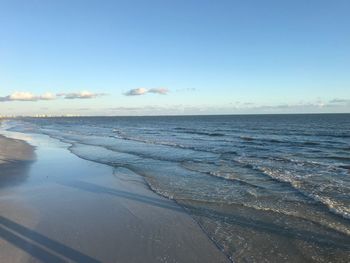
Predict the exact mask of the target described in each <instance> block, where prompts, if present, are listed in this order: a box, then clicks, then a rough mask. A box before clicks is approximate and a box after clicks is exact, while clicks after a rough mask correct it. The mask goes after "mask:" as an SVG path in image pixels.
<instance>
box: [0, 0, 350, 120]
mask: <svg viewBox="0 0 350 263" xmlns="http://www.w3.org/2000/svg"><path fill="white" fill-rule="evenodd" d="M349 13H350V1H348V0H332V1H330V0H327V1H326V0H307V1H305V0H283V1H281V0H264V1H261V0H256V1H253V0H244V1H243V0H227V1H226V0H217V1H214V0H211V1H207V0H196V1H194V0H147V1H144V0H139V1H136V0H127V1H118V0H113V1H102V0H100V1H92V0H84V1H80V0H67V1H66V0H60V1H53V0H22V1H19V0H0V115H35V114H49V115H65V114H74V115H182V114H185V115H186V114H255V113H319V112H326V113H333V112H348V113H349V112H350V15H349Z"/></svg>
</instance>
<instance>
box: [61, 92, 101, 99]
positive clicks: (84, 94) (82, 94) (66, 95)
mask: <svg viewBox="0 0 350 263" xmlns="http://www.w3.org/2000/svg"><path fill="white" fill-rule="evenodd" d="M103 95H106V94H104V93H93V92H90V91H80V92H72V93H58V94H57V96H59V97H63V98H64V99H93V98H96V97H99V96H103Z"/></svg>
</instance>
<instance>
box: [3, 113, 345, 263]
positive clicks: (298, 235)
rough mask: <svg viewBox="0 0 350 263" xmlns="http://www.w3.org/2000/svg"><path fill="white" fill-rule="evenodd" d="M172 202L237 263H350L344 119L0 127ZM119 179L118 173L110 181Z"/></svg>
mask: <svg viewBox="0 0 350 263" xmlns="http://www.w3.org/2000/svg"><path fill="white" fill-rule="evenodd" d="M3 125H4V126H5V127H7V128H8V129H12V130H16V131H21V132H31V133H33V132H36V133H44V134H48V135H49V136H52V137H54V138H58V139H60V140H63V141H65V142H69V143H70V144H71V147H70V150H71V151H72V152H73V153H74V154H76V155H78V156H80V157H82V158H85V159H89V160H92V161H96V162H100V163H105V164H108V165H112V166H115V167H125V168H127V169H130V170H132V171H133V172H136V173H138V174H140V175H141V176H143V177H144V178H145V180H146V181H147V183H148V184H149V186H150V187H151V189H152V190H154V191H155V192H157V193H159V194H161V195H163V196H166V197H168V198H171V199H174V200H175V201H176V202H178V203H179V204H180V205H181V206H183V207H184V208H185V209H186V210H187V211H188V212H189V213H190V214H191V215H192V216H193V218H194V219H195V220H196V221H197V222H198V223H199V224H200V226H201V227H202V228H203V230H204V231H205V232H206V233H207V234H208V236H209V237H210V238H211V239H212V240H213V241H214V242H216V243H217V245H218V246H219V247H220V248H222V249H223V250H224V252H225V253H227V254H228V255H229V256H231V257H232V259H233V260H235V261H237V262H263V261H264V260H265V261H266V262H283V261H284V262H305V261H315V262H349V261H350V115H349V114H332V115H256V116H186V117H85V118H48V119H34V118H33V119H30V118H27V119H22V120H15V121H7V122H5V123H4V124H3ZM116 176H118V175H117V174H116Z"/></svg>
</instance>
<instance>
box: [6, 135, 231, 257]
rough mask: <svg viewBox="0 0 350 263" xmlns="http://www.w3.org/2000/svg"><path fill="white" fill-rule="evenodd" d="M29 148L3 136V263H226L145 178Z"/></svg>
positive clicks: (43, 142)
mask: <svg viewBox="0 0 350 263" xmlns="http://www.w3.org/2000/svg"><path fill="white" fill-rule="evenodd" d="M32 143H34V145H35V146H37V148H36V155H37V160H36V161H35V162H32V160H33V159H34V157H35V155H34V151H33V150H34V148H33V147H32V146H30V145H28V144H27V143H24V142H22V141H19V140H10V139H6V138H4V137H0V158H1V163H0V175H1V176H0V186H1V188H0V262H87V263H88V262H228V259H227V258H226V257H225V256H224V255H223V254H222V253H221V251H219V250H218V249H217V247H216V246H215V245H214V244H213V243H212V242H211V241H210V240H209V239H208V237H207V236H206V235H205V234H204V233H203V232H202V230H201V229H200V227H199V226H198V225H197V224H196V223H195V221H194V220H193V219H192V218H191V217H190V216H189V215H188V214H187V213H186V212H185V211H184V210H183V209H182V208H181V207H179V206H178V205H177V204H175V203H174V202H172V201H171V200H167V199H165V198H162V197H160V196H158V195H156V194H155V193H153V192H152V191H150V190H149V189H148V187H147V185H146V184H145V182H144V180H143V178H142V177H140V176H138V175H136V174H133V173H132V172H131V171H129V170H127V169H123V168H119V169H114V170H113V168H112V167H109V166H105V165H101V164H97V163H93V162H89V161H86V160H82V159H80V158H78V157H76V156H75V155H73V154H71V153H70V152H69V151H68V150H67V149H66V146H67V145H64V144H62V143H59V142H57V141H55V140H52V139H49V138H48V137H46V136H41V135H40V136H39V135H35V136H34V138H33V141H32ZM11 177H13V178H17V179H16V180H12V179H11Z"/></svg>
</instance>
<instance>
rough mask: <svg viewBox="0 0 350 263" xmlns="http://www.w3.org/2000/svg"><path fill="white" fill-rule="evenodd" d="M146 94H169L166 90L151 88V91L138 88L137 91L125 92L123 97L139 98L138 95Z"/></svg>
mask: <svg viewBox="0 0 350 263" xmlns="http://www.w3.org/2000/svg"><path fill="white" fill-rule="evenodd" d="M148 93H153V94H160V95H166V94H168V93H169V90H168V89H166V88H152V89H146V88H138V89H131V90H129V91H127V92H125V93H124V95H125V96H140V95H146V94H148Z"/></svg>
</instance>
